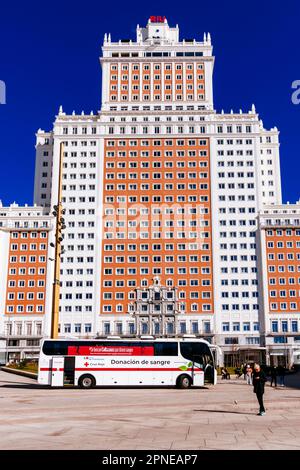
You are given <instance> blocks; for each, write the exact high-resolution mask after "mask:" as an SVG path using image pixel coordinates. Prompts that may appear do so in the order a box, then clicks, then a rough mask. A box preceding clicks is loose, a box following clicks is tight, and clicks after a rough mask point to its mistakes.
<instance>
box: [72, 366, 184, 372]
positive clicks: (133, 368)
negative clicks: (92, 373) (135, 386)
mask: <svg viewBox="0 0 300 470" xmlns="http://www.w3.org/2000/svg"><path fill="white" fill-rule="evenodd" d="M75 370H76V371H82V370H103V371H106V372H107V371H110V372H112V371H123V372H124V371H127V370H128V371H147V372H149V371H168V372H169V371H177V372H179V371H180V369H178V368H177V367H166V368H163V367H152V368H151V367H149V368H146V367H145V368H144V367H123V368H116V367H89V368H86V367H78V368H77V367H76V369H75ZM186 370H187V371H191V370H192V369H191V368H190V369H186ZM182 372H186V371H182Z"/></svg>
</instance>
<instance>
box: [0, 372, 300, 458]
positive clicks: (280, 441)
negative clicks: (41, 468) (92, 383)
mask: <svg viewBox="0 0 300 470" xmlns="http://www.w3.org/2000/svg"><path fill="white" fill-rule="evenodd" d="M287 384H288V385H290V386H287V387H284V388H283V387H282V388H281V387H278V388H277V389H275V388H271V387H270V386H269V384H267V387H266V393H265V406H266V411H267V413H266V415H265V416H256V413H257V411H258V406H257V402H256V397H255V395H254V393H253V391H252V387H251V386H248V385H246V383H245V381H244V380H243V379H238V380H236V379H234V380H230V381H229V380H228V381H222V380H220V381H219V383H218V385H216V386H215V387H212V388H202V389H200V388H198V389H190V390H177V389H173V388H141V389H137V388H104V389H101V388H98V389H93V390H81V389H66V388H65V389H53V388H52V389H51V388H42V387H40V386H39V385H37V383H36V381H35V380H32V379H29V378H25V377H20V376H16V375H13V374H8V373H6V372H3V371H0V403H1V419H0V433H1V444H0V446H1V449H26V450H27V449H57V450H58V449H95V450H96V449H105V450H115V449H132V450H133V449H145V450H152V449H153V450H155V449H157V450H159V449H164V450H173V449H174V450H176V449H183V450H188V449H228V450H229V449H230V450H233V449H264V450H267V449H270V450H271V449H292V450H296V449H300V376H299V375H298V374H297V375H294V376H291V377H287ZM235 402H237V403H235Z"/></svg>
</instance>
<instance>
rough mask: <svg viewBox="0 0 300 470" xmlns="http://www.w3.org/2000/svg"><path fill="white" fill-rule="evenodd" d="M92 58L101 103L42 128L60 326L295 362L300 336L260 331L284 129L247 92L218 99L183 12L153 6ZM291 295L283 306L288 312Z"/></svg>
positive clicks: (39, 171) (205, 54)
mask: <svg viewBox="0 0 300 470" xmlns="http://www.w3.org/2000/svg"><path fill="white" fill-rule="evenodd" d="M100 62H101V66H102V102H101V111H100V112H98V113H96V114H94V113H93V112H91V114H85V113H83V112H82V113H81V114H75V112H73V113H72V114H70V115H68V114H66V113H65V112H64V111H63V109H62V108H60V110H59V113H58V115H57V116H56V120H55V123H54V128H53V130H52V131H50V132H45V131H42V130H39V131H38V132H37V145H36V172H35V190H34V203H35V204H37V206H41V207H43V210H44V211H45V213H47V212H48V213H51V210H52V209H51V208H52V207H53V205H54V204H56V202H57V193H58V187H59V161H60V149H61V146H62V148H63V171H62V203H63V206H64V208H65V210H66V213H65V216H64V218H65V223H66V230H65V238H64V242H63V245H64V250H65V253H64V255H63V256H62V259H61V279H60V281H61V300H60V335H61V336H69V335H71V336H76V337H77V336H78V337H88V336H95V335H108V334H114V335H119V336H120V335H133V334H136V333H137V332H138V333H139V334H141V333H142V334H156V335H172V334H195V335H199V336H204V337H206V338H208V339H209V340H210V341H212V342H215V343H217V344H218V345H220V346H221V347H222V349H223V351H224V356H223V358H222V360H224V359H225V363H226V364H234V363H235V362H237V361H240V360H243V359H244V358H245V359H247V360H248V359H259V358H261V357H262V356H264V355H265V353H266V354H267V360H271V359H272V360H273V359H274V358H275V357H276V360H282V361H286V362H289V363H290V362H292V361H293V353H294V349H295V347H294V343H293V345H292V344H290V348H289V351H288V353H286V350H285V351H284V353H282V354H281V356H282V358H281V356H280V355H279V354H280V352H279V353H278V356H275V353H274V354H273V357H272V358H269V356H268V354H269V350H271V349H272V348H271V345H270V344H269V343H270V338H271V337H268V340H267V341H266V334H267V333H266V332H267V330H268V327H267V323H268V322H267V321H266V315H273V310H272V309H269V303H268V304H267V303H266V302H267V300H266V299H267V296H268V295H271V293H269V290H270V292H271V287H270V282H269V278H268V277H267V275H266V273H265V271H266V263H267V261H266V257H267V259H268V254H267V253H268V249H269V245H268V244H267V245H266V242H265V241H264V238H263V235H264V234H265V229H264V228H262V225H261V223H262V222H259V220H262V218H264V217H265V215H264V211H265V208H266V207H269V208H273V207H275V206H274V205H279V206H278V207H279V209H278V210H279V211H284V206H281V204H282V200H281V180H280V166H279V142H278V134H279V132H278V130H277V129H276V128H273V129H271V130H266V129H265V128H264V126H263V123H262V121H261V120H260V119H259V116H258V114H257V113H256V110H255V107H254V106H252V108H251V109H250V110H247V111H246V112H243V111H241V110H240V111H239V113H233V111H231V112H230V113H224V112H223V111H222V112H217V111H216V110H215V108H214V102H213V68H214V56H213V48H212V44H211V37H210V34H209V33H208V34H204V36H203V40H202V41H198V40H195V39H192V40H191V39H186V40H185V39H182V40H180V38H179V28H178V26H176V27H175V28H171V27H169V25H168V22H167V20H166V18H165V17H150V19H149V21H148V23H147V25H146V27H145V28H143V27H139V26H138V27H137V30H136V39H135V40H131V39H130V40H119V41H117V42H113V41H112V39H111V35H110V34H105V36H104V43H103V47H102V56H101V58H100ZM276 207H277V206H276ZM259 218H260V219H259ZM0 228H1V227H0ZM48 238H49V243H51V233H50V234H49V236H48ZM52 242H53V240H52ZM297 248H298V246H297V244H295V246H294V247H293V249H294V250H295V252H294V256H295V257H297ZM11 249H12V248H11ZM49 250H50V251H49V256H50V257H51V256H53V252H52V251H53V250H52V251H51V248H49ZM299 253H300V251H299ZM49 264H50V267H49V269H48V277H49V278H50V279H51V276H53V268H52V264H51V262H50V261H49ZM51 273H52V274H51ZM49 282H50V281H49ZM272 282H273V281H272ZM153 289H154V290H153ZM153 292H154V293H153ZM155 292H156V294H155ZM168 292H169V294H168ZM295 292H296V297H299V290H297V289H296V290H295ZM267 293H268V294H267ZM9 294H10V291H9V292H8V295H9ZM51 295H52V290H51V289H49V290H48V291H47V292H46V297H47V296H48V297H49V298H50V297H51ZM168 295H169V297H168ZM173 295H174V296H175V297H176V298H174V297H173ZM272 295H273V293H272ZM155 296H157V298H156V300H155ZM138 299H140V300H144V301H143V302H139V301H138ZM158 299H160V301H161V302H157V300H158ZM292 300H294V298H293V299H292ZM292 300H291V302H290V303H287V310H285V312H284V313H282V314H283V315H284V314H285V313H286V311H290V310H292V311H293V313H292V317H293V319H294V317H295V319H294V320H293V321H294V322H295V321H296V318H297V310H299V308H300V305H298V303H299V302H298V303H297V301H296V303H295V302H293V301H292ZM7 301H8V298H7V296H6V302H7ZM292 304H293V305H294V304H295V305H296V311H295V309H294V307H291V305H292ZM47 305H48V306H49V309H48V310H47V307H45V309H46V312H45V313H46V315H49V316H50V313H51V308H50V305H51V302H50V301H49V303H48V304H47ZM163 305H164V307H163ZM267 305H268V309H267V310H266V308H267ZM137 306H138V308H137ZM3 309H4V310H3V316H4V317H6V315H7V314H8V312H7V308H6V307H5V306H4V307H3ZM269 310H270V311H269ZM20 313H22V314H24V315H26V314H27V312H26V308H25V311H24V312H20ZM277 313H278V312H277ZM292 317H291V318H292ZM280 321H281V320H280ZM291 321H292V320H291ZM297 321H298V320H297ZM291 325H292V324H291ZM43 328H44V329H43V332H44V335H46V336H47V335H49V322H45V323H44V327H43ZM291 328H292V326H291ZM293 328H294V329H295V328H296V327H295V323H293ZM268 331H269V330H268ZM297 331H298V330H297ZM293 332H295V333H296V330H294V331H293ZM295 357H297V355H295ZM278 358H279V359H278Z"/></svg>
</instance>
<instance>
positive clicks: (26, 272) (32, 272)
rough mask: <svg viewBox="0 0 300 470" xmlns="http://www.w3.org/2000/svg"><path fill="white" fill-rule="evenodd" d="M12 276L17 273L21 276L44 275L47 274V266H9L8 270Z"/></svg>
mask: <svg viewBox="0 0 300 470" xmlns="http://www.w3.org/2000/svg"><path fill="white" fill-rule="evenodd" d="M8 273H9V275H10V276H16V275H17V274H18V275H20V276H27V275H29V276H36V275H39V276H40V275H43V274H46V269H45V268H37V269H36V268H18V269H16V268H9V271H8Z"/></svg>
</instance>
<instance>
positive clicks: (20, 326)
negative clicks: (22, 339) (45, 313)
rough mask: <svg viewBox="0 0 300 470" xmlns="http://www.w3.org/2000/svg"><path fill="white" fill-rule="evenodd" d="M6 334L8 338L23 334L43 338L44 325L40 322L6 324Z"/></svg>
mask: <svg viewBox="0 0 300 470" xmlns="http://www.w3.org/2000/svg"><path fill="white" fill-rule="evenodd" d="M5 332H6V334H7V336H12V335H18V336H21V335H22V334H24V335H27V336H31V335H36V336H41V334H42V323H40V322H28V321H26V322H25V323H22V322H14V323H12V322H5Z"/></svg>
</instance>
